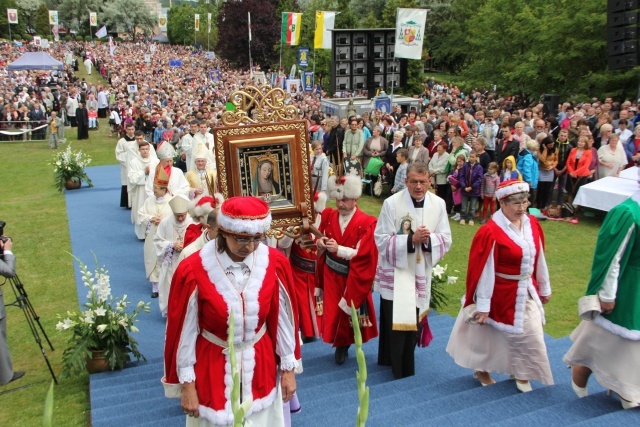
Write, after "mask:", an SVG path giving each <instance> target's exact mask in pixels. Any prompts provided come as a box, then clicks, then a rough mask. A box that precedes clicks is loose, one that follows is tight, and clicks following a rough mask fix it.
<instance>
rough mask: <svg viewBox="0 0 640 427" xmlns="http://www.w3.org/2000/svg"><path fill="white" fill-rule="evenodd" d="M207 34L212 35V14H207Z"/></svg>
mask: <svg viewBox="0 0 640 427" xmlns="http://www.w3.org/2000/svg"><path fill="white" fill-rule="evenodd" d="M207 34H211V14H210V13H207Z"/></svg>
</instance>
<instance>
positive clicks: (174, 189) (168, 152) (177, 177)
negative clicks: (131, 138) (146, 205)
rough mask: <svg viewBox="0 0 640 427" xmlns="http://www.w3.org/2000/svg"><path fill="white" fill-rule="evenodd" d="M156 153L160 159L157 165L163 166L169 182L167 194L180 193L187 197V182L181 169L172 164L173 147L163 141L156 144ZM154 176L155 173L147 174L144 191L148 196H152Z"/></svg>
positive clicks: (174, 194) (175, 194)
mask: <svg viewBox="0 0 640 427" xmlns="http://www.w3.org/2000/svg"><path fill="white" fill-rule="evenodd" d="M156 154H157V156H158V160H160V163H159V167H161V168H163V169H164V170H165V172H166V174H167V175H168V176H169V184H168V185H167V188H168V189H169V194H170V195H171V196H177V195H182V196H184V197H185V198H187V199H188V198H189V183H188V182H187V180H186V178H185V177H184V174H183V173H182V171H181V170H180V169H178V168H177V167H175V166H173V155H174V154H175V150H174V148H173V147H172V146H171V144H170V143H168V142H163V143H161V144H160V145H159V146H158V149H157V150H156ZM156 173H158V168H156ZM154 177H155V174H154V175H153V176H151V175H149V178H148V179H147V184H146V191H147V196H148V197H152V196H153V181H154Z"/></svg>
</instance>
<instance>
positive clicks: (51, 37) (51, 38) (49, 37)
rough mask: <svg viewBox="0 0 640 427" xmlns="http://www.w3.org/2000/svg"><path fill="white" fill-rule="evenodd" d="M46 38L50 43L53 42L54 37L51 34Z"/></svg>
mask: <svg viewBox="0 0 640 427" xmlns="http://www.w3.org/2000/svg"><path fill="white" fill-rule="evenodd" d="M44 38H45V39H47V40H49V41H50V42H51V41H53V36H52V35H51V34H48V35H46V36H45V37H44Z"/></svg>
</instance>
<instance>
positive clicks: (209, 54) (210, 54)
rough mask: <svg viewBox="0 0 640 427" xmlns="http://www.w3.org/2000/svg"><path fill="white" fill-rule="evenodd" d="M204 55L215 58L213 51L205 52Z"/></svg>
mask: <svg viewBox="0 0 640 427" xmlns="http://www.w3.org/2000/svg"><path fill="white" fill-rule="evenodd" d="M204 57H205V58H207V59H216V53H215V52H205V54H204Z"/></svg>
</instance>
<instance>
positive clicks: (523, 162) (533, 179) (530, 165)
mask: <svg viewBox="0 0 640 427" xmlns="http://www.w3.org/2000/svg"><path fill="white" fill-rule="evenodd" d="M517 167H518V170H519V171H520V173H521V174H522V180H523V181H525V182H528V183H529V185H531V188H533V189H536V188H538V175H539V174H540V171H539V170H538V162H537V161H536V159H535V158H534V157H533V154H531V151H529V150H528V149H526V148H525V149H524V150H522V151H521V152H520V153H519V154H518V166H517Z"/></svg>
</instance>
